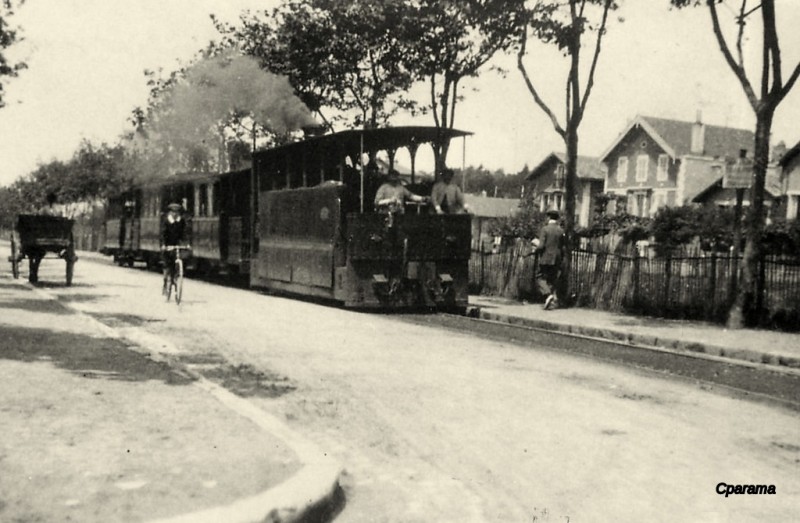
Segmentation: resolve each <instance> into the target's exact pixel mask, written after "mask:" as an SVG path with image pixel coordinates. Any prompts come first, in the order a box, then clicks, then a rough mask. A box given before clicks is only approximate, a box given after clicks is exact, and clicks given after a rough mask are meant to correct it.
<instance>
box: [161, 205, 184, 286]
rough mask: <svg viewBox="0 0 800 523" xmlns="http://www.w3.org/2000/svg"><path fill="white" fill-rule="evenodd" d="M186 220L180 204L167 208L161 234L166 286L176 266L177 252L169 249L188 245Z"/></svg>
mask: <svg viewBox="0 0 800 523" xmlns="http://www.w3.org/2000/svg"><path fill="white" fill-rule="evenodd" d="M186 236H187V230H186V220H185V219H184V217H183V206H182V205H181V204H179V203H171V204H169V205H168V206H167V213H166V214H165V215H164V219H163V220H162V221H161V233H160V235H159V243H160V244H161V261H162V262H163V263H164V285H166V284H167V281H168V278H169V277H170V276H171V275H172V268H173V266H174V264H175V255H176V253H175V251H174V250H168V248H169V247H179V246H183V245H184V244H185V243H186Z"/></svg>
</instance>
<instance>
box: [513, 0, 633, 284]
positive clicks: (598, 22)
mask: <svg viewBox="0 0 800 523" xmlns="http://www.w3.org/2000/svg"><path fill="white" fill-rule="evenodd" d="M616 8H617V3H616V2H615V1H614V0H568V1H567V2H562V1H556V0H540V1H537V2H536V4H535V5H534V6H533V7H532V8H531V9H530V11H529V12H528V19H527V21H526V23H525V24H523V25H522V30H521V32H520V35H521V36H520V47H519V52H518V53H517V67H518V69H519V70H520V72H521V73H522V78H523V80H524V81H525V85H526V86H527V88H528V91H529V92H530V94H531V96H533V99H534V101H535V102H536V104H537V105H538V106H539V108H540V109H541V110H542V111H544V113H545V114H547V116H548V118H549V119H550V121H551V122H552V124H553V128H554V129H555V131H556V133H558V135H559V136H560V137H561V138H562V139H563V140H564V144H565V146H566V151H567V162H566V181H565V182H566V183H565V194H564V197H565V198H564V214H565V216H564V222H565V227H564V232H565V233H566V237H567V241H566V242H565V250H566V252H565V255H564V256H563V257H562V260H563V261H562V270H561V279H560V280H561V281H560V282H559V291H560V292H559V293H560V294H561V295H562V296H566V294H565V291H566V287H567V283H566V282H568V281H569V280H568V278H569V274H570V272H571V265H572V256H571V250H572V248H573V246H574V241H575V200H576V196H577V191H578V187H577V184H578V175H577V165H578V129H579V128H580V125H581V122H582V121H583V117H584V115H585V113H586V107H587V104H588V102H589V96H590V95H591V93H592V87H593V86H594V75H595V71H596V70H597V64H598V61H599V58H600V51H601V48H602V41H603V35H605V32H606V27H607V23H608V15H609V12H610V11H611V10H614V9H616ZM593 20H594V21H593ZM529 29H530V30H531V31H532V32H533V34H534V35H535V36H536V37H537V38H539V39H540V40H542V41H544V42H546V43H551V44H554V45H556V46H557V47H558V49H559V51H561V52H562V53H563V54H564V55H565V56H566V57H567V58H568V59H569V72H568V74H567V78H566V98H565V105H564V116H563V119H559V116H558V115H557V114H556V112H555V111H554V110H553V109H551V105H550V104H548V103H547V102H546V101H545V100H544V99H543V98H542V96H541V94H540V92H539V89H538V87H537V84H538V86H539V87H541V83H542V82H544V81H549V80H551V79H549V78H547V79H544V78H533V75H532V74H531V73H529V71H528V68H527V67H526V66H525V57H526V54H527V47H528V46H527V44H528V31H529ZM591 32H594V33H596V37H595V39H594V49H591V48H589V49H590V53H589V56H588V58H589V60H590V61H589V64H588V72H587V74H586V82H585V84H582V82H581V74H582V73H583V72H584V68H585V67H586V64H585V63H583V62H582V61H581V58H582V54H581V52H582V51H583V49H584V45H585V44H584V37H585V36H586V35H587V33H591Z"/></svg>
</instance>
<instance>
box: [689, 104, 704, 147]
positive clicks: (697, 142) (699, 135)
mask: <svg viewBox="0 0 800 523" xmlns="http://www.w3.org/2000/svg"><path fill="white" fill-rule="evenodd" d="M705 138H706V126H705V125H703V112H702V111H700V110H699V109H698V111H697V117H696V118H695V122H694V124H692V148H691V151H692V154H703V152H704V151H705Z"/></svg>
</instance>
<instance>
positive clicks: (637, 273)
mask: <svg viewBox="0 0 800 523" xmlns="http://www.w3.org/2000/svg"><path fill="white" fill-rule="evenodd" d="M536 265H537V256H536V255H534V254H532V252H531V249H530V247H529V246H528V245H527V244H526V243H525V242H518V243H517V244H516V245H514V246H513V247H512V248H509V249H507V250H506V251H504V252H483V251H476V252H473V255H472V257H471V259H470V286H471V289H472V291H473V292H478V293H481V294H487V295H496V296H504V297H507V298H514V299H519V300H529V301H542V300H543V299H544V297H543V296H541V295H539V293H538V292H537V290H536V284H535V274H536ZM741 266H742V261H741V257H733V256H731V255H729V254H727V253H722V254H720V253H708V254H704V255H698V254H694V255H681V256H672V257H657V256H640V255H639V254H638V251H636V250H635V249H631V250H629V251H627V252H624V253H614V252H593V251H590V250H582V249H581V250H575V251H573V253H572V270H571V274H570V278H569V294H570V297H571V299H572V301H573V302H574V303H575V304H576V305H578V306H582V307H590V308H597V309H604V310H612V311H624V312H630V313H635V314H644V315H652V316H659V317H666V318H683V319H693V320H703V321H713V322H718V323H719V322H724V321H725V319H726V318H727V314H728V311H729V309H730V307H731V305H732V303H733V300H734V298H735V296H736V292H737V289H738V281H739V279H740V277H741ZM759 271H760V274H761V277H762V278H763V281H764V293H763V295H762V296H761V304H760V306H761V309H760V310H761V313H760V314H759V318H760V321H761V323H762V325H764V326H770V327H777V328H782V329H787V330H798V329H800V258H798V257H794V256H784V255H766V256H764V257H762V259H761V260H760V262H759Z"/></svg>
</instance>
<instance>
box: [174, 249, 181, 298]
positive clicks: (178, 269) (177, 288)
mask: <svg viewBox="0 0 800 523" xmlns="http://www.w3.org/2000/svg"><path fill="white" fill-rule="evenodd" d="M174 278H175V280H174V282H175V283H174V284H175V303H178V304H180V303H181V298H182V297H183V260H181V259H180V258H178V259H177V260H175V272H174Z"/></svg>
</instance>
